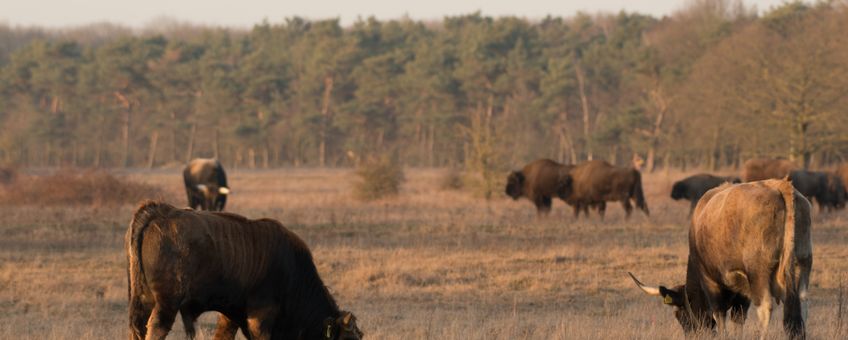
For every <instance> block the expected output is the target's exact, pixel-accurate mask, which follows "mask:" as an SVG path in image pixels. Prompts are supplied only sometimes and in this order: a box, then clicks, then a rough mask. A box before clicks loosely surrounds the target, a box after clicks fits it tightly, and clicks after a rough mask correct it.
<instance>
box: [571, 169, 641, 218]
mask: <svg viewBox="0 0 848 340" xmlns="http://www.w3.org/2000/svg"><path fill="white" fill-rule="evenodd" d="M560 193H561V197H563V198H564V200H565V201H566V202H568V203H570V204H572V205H573V206H574V216H575V217H579V214H580V210H579V208H580V207H587V206H596V207H597V208H598V214H600V215H601V218H603V217H604V212H605V211H606V202H607V201H621V204H622V205H623V206H624V211H625V213H626V214H627V215H626V216H627V217H630V213H631V212H632V211H633V206H632V205H631V204H630V201H631V200H633V201H634V203H635V204H636V207H637V208H639V209H641V210H642V211H643V212H645V215H648V216H650V214H651V212H650V211H649V210H648V203H647V202H645V195H644V193H643V192H642V175H641V174H640V173H639V170H636V169H634V168H629V167H617V166H613V165H611V164H609V163H607V162H605V161H600V160H594V161H588V162H584V163H581V164H579V165H577V166H575V167H574V168H573V169H571V171H570V172H569V173H568V178H567V179H566V180H565V186H564V187H563V188H562V189H560ZM584 211H586V210H585V209H584ZM587 216H588V214H587Z"/></svg>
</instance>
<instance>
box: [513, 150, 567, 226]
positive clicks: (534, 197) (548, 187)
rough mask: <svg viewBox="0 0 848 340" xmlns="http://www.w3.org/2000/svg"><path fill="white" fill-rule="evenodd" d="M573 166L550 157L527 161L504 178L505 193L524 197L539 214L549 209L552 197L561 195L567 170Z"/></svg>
mask: <svg viewBox="0 0 848 340" xmlns="http://www.w3.org/2000/svg"><path fill="white" fill-rule="evenodd" d="M572 168H574V166H571V165H563V164H560V163H557V162H555V161H552V160H550V159H539V160H535V161H533V162H530V163H528V164H527V165H525V166H524V168H523V169H521V171H513V172H512V173H510V174H509V176H508V177H507V179H506V194H507V195H509V197H512V199H514V200H517V199H519V198H521V197H526V198H527V199H529V200H530V201H531V202H533V204H535V205H536V211H537V212H538V213H539V215H545V214H547V213H549V212H550V211H551V203H552V199H553V197H561V195H560V193H559V192H560V190H561V189H562V188H563V187H564V186H565V184H566V183H565V181H566V180H567V179H568V172H569V171H570V170H571V169H572Z"/></svg>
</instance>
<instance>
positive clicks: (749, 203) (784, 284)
mask: <svg viewBox="0 0 848 340" xmlns="http://www.w3.org/2000/svg"><path fill="white" fill-rule="evenodd" d="M810 224H811V221H810V203H809V202H808V201H807V199H805V198H804V196H803V195H801V193H800V192H798V191H797V190H795V189H794V188H793V187H792V184H791V183H790V182H789V181H786V180H765V181H758V182H751V183H745V184H737V185H731V184H725V185H722V186H720V187H718V188H715V189H712V190H710V191H708V192H707V193H706V194H705V195H704V197H702V198H701V200H700V201H699V202H698V205H697V207H696V208H695V214H694V216H693V218H692V224H691V226H690V229H689V262H688V265H687V269H686V282H685V284H683V285H679V286H676V287H674V288H666V287H664V286H660V287H656V288H655V287H648V286H645V285H643V284H642V283H641V282H639V280H636V278H635V277H633V280H634V281H635V282H636V284H637V285H638V286H639V288H641V289H642V291H644V292H645V293H647V294H649V295H654V296H661V297H662V298H663V303H665V304H667V305H670V306H673V307H675V310H674V315H675V317H676V318H677V321H678V322H679V323H680V325H681V326H682V327H683V329H684V331H685V332H686V333H693V332H696V331H698V330H701V329H715V328H716V327H717V328H718V329H719V330H722V331H723V328H724V322H725V318H726V316H727V312H728V311H730V312H731V316H732V317H733V320H735V321H737V322H740V323H741V322H744V320H745V315H746V313H747V309H748V306H749V305H750V304H753V305H754V306H755V307H756V309H757V317H758V319H759V320H760V329H761V333H760V336H761V338H764V337H765V335H766V333H765V331H766V329H767V328H768V323H769V319H770V316H771V310H772V299H775V300H776V301H777V302H778V303H783V326H784V329H785V330H786V332H787V333H788V334H789V335H790V337H792V338H795V339H802V338H804V336H805V330H804V323H805V320H806V318H807V286H808V284H809V280H810V270H811V268H812V264H813V253H812V250H813V249H812V247H813V246H812V239H811V237H810ZM631 277H632V274H631Z"/></svg>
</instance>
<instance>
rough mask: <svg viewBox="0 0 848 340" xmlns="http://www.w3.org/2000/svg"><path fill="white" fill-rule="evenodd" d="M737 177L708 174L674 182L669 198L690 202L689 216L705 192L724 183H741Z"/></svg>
mask: <svg viewBox="0 0 848 340" xmlns="http://www.w3.org/2000/svg"><path fill="white" fill-rule="evenodd" d="M741 182H742V180H740V179H739V177H719V176H713V175H710V174H697V175H692V176H689V177H686V178H684V179H682V180H679V181H677V182H674V185H673V186H672V187H671V198H672V199H674V200H681V199H686V200H688V201H689V202H690V205H689V206H690V208H689V215H692V211H694V210H695V205H697V204H698V200H700V199H701V197H702V196H704V194H705V193H707V191H709V190H710V189H712V188H715V187H717V186H719V185H722V184H724V183H741Z"/></svg>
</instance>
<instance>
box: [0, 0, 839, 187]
mask: <svg viewBox="0 0 848 340" xmlns="http://www.w3.org/2000/svg"><path fill="white" fill-rule="evenodd" d="M845 13H848V7H846V6H845V5H843V4H837V3H830V2H824V3H821V4H815V5H807V4H803V3H798V2H796V3H789V4H786V5H784V6H781V7H778V8H776V9H774V10H772V11H770V12H767V13H765V14H764V16H763V17H762V18H757V17H756V16H755V15H754V14H751V12H750V11H748V10H747V9H746V8H744V6H739V5H736V4H735V2H733V1H729V0H703V1H694V2H692V3H691V4H690V5H689V7H687V8H685V9H684V10H682V11H680V12H679V13H676V14H675V15H673V16H671V17H665V18H662V19H657V18H653V17H650V16H645V15H640V14H635V13H625V12H621V13H617V14H601V15H587V14H578V15H576V16H575V17H572V18H556V17H547V18H544V19H542V20H540V21H531V20H526V19H521V18H515V17H500V18H493V17H488V16H485V15H482V14H480V13H473V14H469V15H462V16H454V17H447V18H445V19H444V20H443V21H442V22H436V23H432V22H419V21H412V20H409V19H401V20H390V21H379V20H376V19H374V18H368V19H363V20H360V21H358V22H356V23H355V24H353V25H352V26H351V27H342V26H341V25H340V24H339V21H338V20H337V19H331V20H319V21H309V20H305V19H303V18H298V17H294V18H289V19H285V20H284V21H283V22H281V23H269V22H267V21H265V22H262V23H260V24H258V25H256V26H255V27H254V28H253V29H252V30H250V31H249V32H240V31H238V30H228V29H220V28H204V27H192V26H173V25H172V26H170V28H169V27H164V26H163V27H162V28H161V29H153V30H149V32H162V33H143V34H136V35H133V34H131V32H129V30H126V29H121V28H120V27H116V26H109V25H104V26H92V27H89V28H86V29H79V30H73V31H68V32H66V34H57V33H55V32H50V31H41V30H38V29H13V28H9V27H3V26H2V25H0V126H3V128H4V129H3V133H2V134H0V162H2V163H5V164H19V165H21V166H60V165H76V166H95V167H111V166H136V167H137V166H145V165H150V166H158V165H166V164H178V163H183V162H185V161H186V160H187V159H189V158H193V157H213V156H214V157H217V158H219V159H221V160H222V161H223V162H224V163H225V165H227V166H228V167H275V166H302V165H307V166H353V165H355V164H358V162H359V161H360V159H359V157H357V156H356V155H369V154H384V153H387V152H388V151H389V150H392V151H393V152H395V151H396V152H397V154H398V155H399V157H398V159H397V162H399V163H400V164H403V165H408V166H431V167H457V168H463V169H464V170H465V171H466V172H467V173H468V176H467V177H468V178H471V179H474V180H468V182H469V183H471V182H474V183H476V184H474V185H473V186H474V187H480V188H481V192H482V193H483V195H484V196H487V197H489V196H493V195H496V194H498V192H499V190H500V189H499V188H498V187H497V186H498V180H499V178H500V177H502V175H503V171H507V170H509V168H510V167H515V166H518V165H520V164H524V163H525V162H527V161H529V160H532V159H537V158H540V157H548V158H553V159H557V160H560V161H564V162H567V163H572V162H578V161H581V160H585V159H587V158H590V157H591V158H604V159H607V160H610V161H612V162H615V163H618V164H624V163H627V160H629V159H631V157H632V156H633V154H634V153H635V154H640V155H643V156H644V157H645V158H647V159H648V161H647V164H648V167H649V170H650V169H652V168H653V167H654V164H657V163H660V164H662V163H665V164H669V165H672V166H675V165H676V166H689V165H691V164H692V163H696V164H700V165H706V164H709V165H710V166H712V167H719V166H728V165H733V164H738V162H739V159H740V158H744V157H751V156H754V155H784V156H793V155H794V156H797V155H798V154H804V157H805V158H806V159H807V160H810V159H814V160H819V161H824V162H833V161H835V160H838V159H840V158H844V154H845V152H846V151H848V139H846V138H845V136H844V134H840V133H839V131H844V130H845V129H846V128H848V122H846V121H845V119H832V120H829V121H828V124H822V121H823V120H822V119H820V118H815V119H813V118H809V119H808V118H805V117H814V116H816V117H825V116H828V117H830V116H832V117H836V118H839V117H846V115H844V114H840V113H844V112H842V109H841V108H844V107H848V105H846V103H845V99H844V96H837V95H827V96H823V99H807V98H812V96H814V95H816V94H817V93H823V92H827V91H822V90H821V88H825V89H828V91H829V90H832V89H841V88H845V87H846V86H848V84H843V83H844V81H843V80H840V79H846V78H848V77H843V76H842V75H848V72H845V70H846V69H848V62H846V60H848V52H846V51H848V48H845V47H844V46H846V44H845V43H842V42H841V40H839V39H842V38H841V37H842V36H844V35H845V34H844V32H845V30H846V29H848V27H846V25H845V24H844V22H848V17H846V15H845ZM165 26H167V25H165ZM98 30H99V31H98ZM758 30H761V31H763V32H765V33H762V32H760V33H757V32H758ZM752 32H753V33H752ZM769 32H771V33H769ZM758 34H759V35H758ZM763 36H765V37H766V38H767V39H772V40H770V41H768V42H760V44H765V45H766V46H776V47H781V46H783V47H781V48H782V49H781V50H774V51H757V50H756V48H755V47H752V46H754V45H756V43H757V42H756V41H751V40H756V39H761V40H763V39H766V38H762V37H763ZM751 37H754V38H751ZM756 37H760V38H756ZM817 37H818V38H820V39H821V41H822V42H821V43H814V42H810V43H809V44H807V45H809V46H810V47H799V46H802V45H803V44H801V43H803V42H804V41H805V40H806V41H813V38H817ZM799 42H800V43H799ZM807 45H803V46H807ZM807 50H810V51H809V53H807ZM780 51H782V52H780ZM798 51H801V52H804V53H800V52H798ZM746 53H747V54H746ZM758 53H759V54H758ZM792 53H799V56H800V57H804V58H806V59H805V60H806V61H803V60H802V61H799V59H802V58H799V57H791V56H785V55H791V54H792ZM805 53H806V54H805ZM805 55H806V56H809V57H808V58H807V57H805ZM731 60H733V61H731ZM763 60H765V61H768V63H767V64H766V66H763V67H753V66H750V65H746V64H745V63H754V64H756V63H757V62H761V61H763ZM799 65H800V66H799ZM815 65H822V66H821V67H822V68H826V69H827V70H829V71H828V73H829V74H832V75H833V76H832V77H830V78H827V79H823V78H822V79H819V78H815V79H814V78H811V76H805V75H816V74H818V73H817V72H816V71H815V70H812V69H811V68H813V67H815ZM795 68H797V69H798V71H797V72H795V71H792V72H795V73H792V74H788V73H787V72H788V71H785V70H794V69H795ZM722 70H724V71H722ZM830 70H832V71H830ZM776 72H778V73H780V72H782V73H787V75H786V76H785V78H786V79H782V80H779V81H778V82H777V83H775V84H776V85H775V86H777V87H775V88H773V89H776V90H781V91H783V90H786V91H796V92H797V93H790V95H788V96H787V95H780V96H778V97H775V98H777V99H780V98H787V99H786V103H788V104H787V105H789V106H797V107H799V108H802V109H804V108H807V107H815V109H810V110H813V111H816V112H812V111H811V112H801V113H800V116H799V117H800V118H797V117H796V118H797V119H796V120H798V119H800V120H798V121H805V122H809V127H807V126H806V125H805V126H804V127H803V128H795V130H797V131H791V132H790V131H788V128H787V127H786V126H788V124H789V123H780V124H778V123H767V122H769V121H773V120H774V119H773V118H774V117H775V116H782V117H788V116H787V115H786V114H783V113H781V112H770V111H769V108H774V107H780V106H781V103H780V100H775V98H771V97H769V98H766V100H765V101H764V100H761V99H762V98H758V97H756V96H750V95H746V96H742V95H740V96H736V95H734V94H749V93H752V91H754V90H757V89H770V88H772V87H771V85H769V84H766V83H767V82H768V81H769V79H774V75H775V74H776ZM796 73H797V75H795V74H796ZM741 84H744V85H745V86H747V87H746V88H739V89H735V88H734V87H735V86H742V85H741ZM781 84H786V85H781ZM843 85H845V86H843ZM754 92H756V91H754ZM796 94H797V97H798V98H796V99H793V98H795V97H794V96H795V95H796ZM764 96H765V95H764ZM766 97H767V96H766ZM772 97H774V96H772ZM789 97H792V98H789ZM798 100H802V101H803V100H807V101H809V103H807V104H801V103H800V102H798ZM796 102H798V103H799V104H797V105H795V104H793V103H796ZM822 103H824V104H822ZM752 105H753V106H752ZM771 111H775V110H771ZM808 111H809V110H808ZM730 112H733V113H730ZM822 112H827V114H821V113H822ZM790 120H791V119H787V120H786V122H790ZM717 122H722V124H723V125H721V126H719V124H718V123H717ZM805 124H806V123H805ZM796 125H798V124H796ZM776 128H777V129H783V131H782V132H781V133H773V131H774V129H776ZM786 135H793V137H792V138H791V139H792V140H793V141H791V142H787V139H786V138H783V137H782V136H786ZM153 141H156V143H154V142H153ZM720 150H729V151H726V152H720ZM799 150H800V151H799ZM716 155H722V156H721V157H718V156H716Z"/></svg>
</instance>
